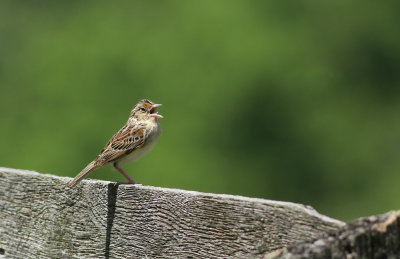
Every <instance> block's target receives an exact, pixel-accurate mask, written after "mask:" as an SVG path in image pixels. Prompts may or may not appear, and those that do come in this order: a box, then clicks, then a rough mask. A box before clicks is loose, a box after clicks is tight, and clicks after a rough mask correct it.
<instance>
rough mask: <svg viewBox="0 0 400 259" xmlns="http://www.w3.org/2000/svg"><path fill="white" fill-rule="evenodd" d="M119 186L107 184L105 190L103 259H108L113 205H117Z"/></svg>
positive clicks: (113, 212) (113, 211)
mask: <svg viewBox="0 0 400 259" xmlns="http://www.w3.org/2000/svg"><path fill="white" fill-rule="evenodd" d="M118 186H119V184H116V183H110V184H108V190H107V197H108V202H107V208H108V210H107V232H106V248H105V250H104V257H105V258H106V259H108V258H109V257H110V243H111V229H112V225H113V221H114V216H115V205H116V203H117V192H118Z"/></svg>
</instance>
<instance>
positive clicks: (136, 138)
mask: <svg viewBox="0 0 400 259" xmlns="http://www.w3.org/2000/svg"><path fill="white" fill-rule="evenodd" d="M159 106H161V104H155V103H153V102H152V101H150V100H147V99H143V100H141V101H139V102H138V103H137V104H136V105H135V107H134V108H133V109H132V111H131V114H130V116H129V119H128V121H127V122H126V124H125V125H124V126H123V127H122V128H121V129H120V130H119V131H118V132H117V133H116V134H115V135H114V136H112V137H111V139H110V140H109V141H108V142H107V144H106V145H105V147H104V148H103V150H102V151H101V152H100V154H99V155H98V156H97V157H96V158H95V159H94V160H93V161H92V162H90V163H89V164H88V165H87V166H86V167H85V168H84V169H83V170H82V171H81V172H80V173H79V174H78V175H77V176H76V177H75V178H74V179H73V180H72V181H71V182H69V183H68V186H70V187H74V186H75V185H77V184H78V183H79V182H80V181H81V180H82V179H83V178H85V177H86V176H87V175H88V174H89V173H90V172H92V171H93V170H95V169H97V168H99V167H102V166H104V165H106V164H109V163H113V165H114V167H115V168H116V169H117V170H118V171H119V172H120V173H121V174H122V175H123V176H124V177H125V178H126V179H128V183H131V184H135V181H134V180H133V179H132V178H131V177H130V176H129V175H128V174H127V173H125V171H124V170H122V168H121V167H120V165H121V164H123V163H126V162H129V161H134V160H137V159H139V158H141V157H142V156H143V155H144V154H146V153H147V152H148V151H149V150H150V149H151V148H152V147H153V145H154V144H155V141H156V140H157V138H158V137H159V135H160V134H161V126H160V124H159V122H158V119H159V118H162V116H161V115H159V114H158V113H157V112H156V109H157V107H159Z"/></svg>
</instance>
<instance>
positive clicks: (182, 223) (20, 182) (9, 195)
mask: <svg viewBox="0 0 400 259" xmlns="http://www.w3.org/2000/svg"><path fill="white" fill-rule="evenodd" d="M69 180H70V178H66V177H57V176H53V175H46V174H39V173H36V172H32V171H25V170H16V169H9V168H0V258H271V257H274V256H277V257H283V256H294V254H295V253H294V252H293V251H294V250H290V251H289V250H283V249H281V248H286V247H287V248H290V247H295V246H296V244H298V243H302V245H303V246H305V243H304V242H314V241H313V240H316V239H318V238H326V233H337V232H338V231H340V230H342V229H343V228H344V227H346V225H345V223H343V222H341V221H338V220H335V219H331V218H329V217H326V216H323V215H321V214H319V213H317V212H316V211H315V210H314V209H312V208H311V207H309V206H304V205H300V204H295V203H290V202H280V201H271V200H264V199H255V198H247V197H241V196H232V195H223V194H209V193H200V192H194V191H184V190H177V189H167V188H158V187H151V186H141V185H118V184H115V183H110V182H106V181H99V180H85V181H83V182H82V184H79V185H78V186H77V187H75V188H72V189H71V188H68V187H66V183H67V182H68V181H69ZM309 249H310V247H309ZM399 251H400V249H399ZM271 252H272V253H271ZM287 258H289V257H287ZM293 258H294V257H293Z"/></svg>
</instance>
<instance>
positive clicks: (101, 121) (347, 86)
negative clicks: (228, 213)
mask: <svg viewBox="0 0 400 259" xmlns="http://www.w3.org/2000/svg"><path fill="white" fill-rule="evenodd" d="M399 11H400V2H399V1H376V2H373V1H361V0H359V1H330V2H325V1H228V0H226V1H211V0H208V1H125V2H124V1H121V2H110V1H1V2H0V33H1V34H0V40H1V48H0V100H1V102H0V116H1V127H0V140H1V144H2V145H1V148H0V165H1V166H5V167H13V168H22V169H33V170H36V171H39V172H42V173H51V174H56V175H60V176H71V177H72V176H75V175H76V174H77V173H78V172H79V171H80V170H81V169H82V168H84V167H85V166H86V164H87V163H89V162H90V161H91V160H92V159H93V158H95V157H96V156H97V154H98V153H99V151H100V150H101V149H102V148H103V146H104V145H105V143H106V142H107V141H108V139H109V138H110V137H111V136H112V135H113V134H114V133H115V132H116V131H117V130H118V129H120V128H121V127H122V126H123V125H124V123H125V122H126V120H127V118H128V116H129V113H130V110H131V108H132V107H133V106H134V105H135V103H136V102H137V101H138V100H140V99H141V98H149V99H151V100H153V101H154V102H157V103H162V104H163V105H164V106H163V107H161V108H160V109H159V112H160V113H161V114H162V115H164V117H165V118H164V119H162V120H161V124H162V126H163V130H164V131H163V134H162V136H161V137H160V139H159V141H158V143H157V145H156V146H155V148H154V149H153V150H152V152H151V153H149V154H148V155H147V156H145V157H144V158H143V159H141V160H140V161H137V162H134V163H130V164H127V165H125V166H124V169H126V171H128V172H129V174H130V175H131V176H132V177H133V178H134V179H135V180H137V181H138V182H140V183H142V184H145V185H154V186H164V187H173V188H180V189H189V190H197V191H204V192H215V193H230V194H237V195H245V196H251V197H260V198H267V199H275V200H285V201H292V202H299V203H303V204H309V205H312V206H313V207H314V208H316V209H317V210H318V211H319V212H321V213H323V214H326V215H329V216H331V217H335V218H338V219H342V220H351V219H353V218H356V217H360V216H367V215H371V214H377V213H383V212H386V211H388V210H392V209H399V208H400V188H399V186H400V172H399V171H400V159H399V157H400V149H399V145H400V116H399V114H400V85H399V83H400V73H399V70H400V33H399V28H398V27H399V24H400V15H399ZM90 177H91V178H98V179H106V180H112V181H121V180H123V178H122V177H121V176H120V175H119V174H118V173H117V172H116V171H114V170H112V168H111V166H107V167H104V168H102V169H99V170H98V171H96V172H94V173H92V174H91V175H90Z"/></svg>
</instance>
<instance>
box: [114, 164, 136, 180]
mask: <svg viewBox="0 0 400 259" xmlns="http://www.w3.org/2000/svg"><path fill="white" fill-rule="evenodd" d="M114 167H115V169H117V170H118V172H120V173H121V174H122V175H123V176H124V177H125V178H126V179H128V182H127V183H129V184H136V182H135V181H134V180H133V179H132V178H131V177H130V176H129V175H128V174H127V173H125V171H124V170H122V168H121V167H119V166H118V165H117V163H114Z"/></svg>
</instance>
